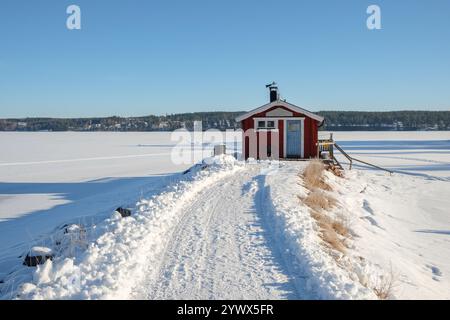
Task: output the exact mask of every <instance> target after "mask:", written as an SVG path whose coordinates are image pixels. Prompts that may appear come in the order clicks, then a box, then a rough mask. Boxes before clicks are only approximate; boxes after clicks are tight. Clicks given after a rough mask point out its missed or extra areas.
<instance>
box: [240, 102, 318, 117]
mask: <svg viewBox="0 0 450 320" xmlns="http://www.w3.org/2000/svg"><path fill="white" fill-rule="evenodd" d="M278 106H281V107H285V108H288V109H290V110H292V111H295V112H298V113H301V114H304V115H305V116H307V117H309V118H312V119H314V120H317V121H319V122H323V120H324V117H322V116H319V115H318V114H315V113H312V112H311V111H308V110H306V109H303V108H301V107H298V106H296V105H294V104H292V103H289V102H286V101H282V100H277V101H274V102H271V103H268V104H265V105H263V106H261V107H259V108H256V109H253V110H252V111H249V112H247V113H245V114H243V115H241V116H239V117H237V118H236V121H238V122H239V121H242V120H244V119H247V118H249V117H251V116H253V115H255V114H258V113H261V112H264V111H266V110H268V109H270V108H273V107H278Z"/></svg>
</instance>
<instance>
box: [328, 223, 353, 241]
mask: <svg viewBox="0 0 450 320" xmlns="http://www.w3.org/2000/svg"><path fill="white" fill-rule="evenodd" d="M332 227H333V230H334V231H336V233H337V234H339V235H341V236H342V237H344V238H348V237H349V236H350V231H349V229H348V226H347V224H346V223H345V222H344V221H342V220H334V221H333V224H332Z"/></svg>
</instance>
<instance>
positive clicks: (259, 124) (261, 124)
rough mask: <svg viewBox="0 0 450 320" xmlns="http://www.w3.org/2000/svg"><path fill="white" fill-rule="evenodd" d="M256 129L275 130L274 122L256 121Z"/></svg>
mask: <svg viewBox="0 0 450 320" xmlns="http://www.w3.org/2000/svg"><path fill="white" fill-rule="evenodd" d="M256 123H257V129H275V120H257V122H256Z"/></svg>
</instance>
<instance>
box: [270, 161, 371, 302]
mask: <svg viewBox="0 0 450 320" xmlns="http://www.w3.org/2000/svg"><path fill="white" fill-rule="evenodd" d="M304 166H305V164H293V163H291V164H288V165H286V166H282V167H280V168H279V169H278V172H277V173H276V174H269V175H267V177H266V185H267V187H268V188H269V194H270V198H271V202H272V203H273V204H272V210H271V211H272V219H273V221H272V222H273V224H272V225H273V229H274V230H273V231H274V233H275V235H276V237H277V238H278V239H279V240H280V242H282V243H283V244H284V246H285V247H286V248H287V250H288V252H289V253H290V254H291V255H292V256H293V258H294V259H295V260H296V261H295V262H296V264H297V265H298V269H299V270H300V274H299V276H298V277H297V279H296V281H297V286H298V287H299V288H301V289H303V290H302V291H303V292H305V293H308V294H307V296H306V297H305V298H307V299H376V298H377V297H376V296H375V294H374V293H373V291H372V290H370V289H368V288H366V287H365V286H363V285H362V284H361V283H360V281H359V279H358V275H357V273H355V272H353V273H352V272H348V271H347V270H345V269H344V268H342V267H341V266H339V265H338V263H337V262H336V260H335V259H334V258H333V257H332V256H331V255H330V254H329V253H327V252H326V250H325V248H324V247H323V244H321V243H322V240H321V239H320V237H319V234H318V231H317V226H316V224H315V222H314V220H313V219H312V218H311V216H310V213H309V208H308V207H307V206H306V205H305V204H303V203H301V202H300V200H299V198H298V197H299V196H301V197H304V196H306V194H307V190H306V189H305V188H304V187H303V186H301V184H300V182H301V180H300V178H299V176H298V174H299V172H301V171H302V170H303V168H304ZM364 271H365V270H364ZM360 273H362V274H363V273H364V272H360Z"/></svg>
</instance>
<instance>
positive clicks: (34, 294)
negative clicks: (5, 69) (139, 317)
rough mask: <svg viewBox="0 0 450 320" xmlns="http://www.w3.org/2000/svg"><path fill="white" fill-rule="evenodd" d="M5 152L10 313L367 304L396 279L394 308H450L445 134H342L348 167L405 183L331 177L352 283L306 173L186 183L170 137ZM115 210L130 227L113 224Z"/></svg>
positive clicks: (253, 173)
mask: <svg viewBox="0 0 450 320" xmlns="http://www.w3.org/2000/svg"><path fill="white" fill-rule="evenodd" d="M320 135H321V136H326V134H325V133H321V134H320ZM0 138H1V139H0V147H1V148H2V151H3V154H2V157H1V158H0V219H1V220H0V254H1V257H0V290H1V295H0V296H3V297H4V298H12V297H14V296H16V295H17V294H20V297H21V298H55V299H57V298H83V299H86V298H150V299H155V298H156V299H159V298H212V299H214V298H225V299H228V298H289V299H295V298H299V299H303V298H307V299H328V298H340V299H349V298H361V299H367V298H375V297H376V296H375V295H374V293H373V291H372V290H370V288H369V289H368V288H367V287H370V284H368V283H370V282H371V281H372V282H373V281H375V282H376V281H377V279H378V280H379V278H380V275H386V274H391V275H393V276H394V280H395V281H394V284H395V288H394V290H393V297H394V298H441V299H448V298H450V293H449V290H448V288H449V287H450V277H449V275H450V254H448V253H450V238H449V237H450V213H449V212H448V208H449V207H450V188H449V183H450V133H449V132H408V133H406V132H337V133H334V138H335V139H336V140H337V141H339V143H340V145H341V146H342V147H343V148H344V149H345V150H346V151H348V152H349V153H350V154H351V155H352V156H354V157H356V158H360V159H362V160H366V161H369V162H372V163H374V164H377V165H380V166H384V167H387V168H389V169H392V170H394V171H396V172H398V173H396V174H394V175H392V176H391V175H389V174H387V173H385V172H380V171H376V170H372V169H370V168H367V167H365V166H364V165H361V166H360V165H357V166H355V170H352V171H347V172H346V178H345V179H338V178H333V177H330V179H331V180H330V183H331V184H332V185H333V186H334V189H335V191H334V193H335V197H336V198H337V199H338V201H339V205H338V208H337V209H336V210H339V211H340V213H342V214H344V215H346V216H347V218H348V221H349V227H350V229H351V230H352V233H353V236H352V240H351V246H350V249H349V253H348V258H346V259H349V261H348V263H349V264H350V265H352V266H353V267H352V268H343V267H342V265H340V264H339V263H337V262H336V260H335V259H333V258H332V257H331V256H330V255H329V254H327V252H326V250H324V248H323V246H322V245H321V244H320V238H319V237H318V234H317V228H316V226H315V224H314V221H313V219H312V218H311V217H310V215H309V211H308V208H307V207H306V206H305V205H304V204H303V203H301V201H300V200H299V198H298V196H302V193H304V192H305V190H304V188H303V187H302V186H301V185H302V181H301V179H300V178H299V177H298V173H299V172H301V171H302V170H303V168H304V166H305V165H306V163H303V162H283V163H281V164H279V163H267V162H263V163H253V164H243V163H241V162H235V161H231V160H229V159H226V160H222V161H220V162H219V163H218V164H215V165H212V166H210V167H209V168H208V169H205V170H199V168H197V170H194V171H195V172H192V173H190V174H188V175H182V174H180V171H182V170H184V169H186V168H187V167H190V164H180V165H177V164H174V163H173V162H172V161H171V157H170V155H171V151H172V148H173V146H174V145H175V143H176V142H174V141H171V139H170V134H167V133H0ZM208 148H210V146H208ZM343 163H345V161H343ZM119 205H120V206H128V207H130V208H132V209H133V215H132V217H128V218H124V219H120V217H118V216H117V214H115V215H112V212H113V210H114V209H115V208H116V207H117V206H119ZM65 223H78V224H82V225H83V226H85V227H86V233H87V236H86V239H85V238H83V241H82V242H83V245H81V247H80V243H79V241H78V242H76V243H73V241H69V244H67V243H65V242H64V241H62V242H61V241H60V237H63V238H64V237H65V235H61V234H60V233H61V232H60V231H58V230H57V227H58V226H61V225H63V224H65ZM55 228H56V229H55ZM55 239H59V240H58V241H57V243H58V246H56V247H55V245H54V243H55ZM61 243H63V244H61ZM31 245H42V246H48V247H51V246H52V245H53V247H52V249H53V250H54V251H55V252H58V255H57V256H56V257H55V259H54V260H53V262H51V261H48V262H47V263H46V264H45V265H42V266H40V267H38V268H37V269H38V270H37V271H36V272H34V269H35V268H28V267H25V266H21V261H22V259H21V258H18V255H20V254H23V253H24V252H26V250H27V249H28V248H29V247H30V246H31ZM64 245H66V246H64ZM86 245H87V246H88V247H87V248H86V247H85V246H86ZM74 246H75V248H73V247H74ZM347 265H348V264H347ZM11 272H12V273H11ZM366 278H367V279H366ZM2 281H3V282H4V283H1V282H2ZM23 283H27V284H26V285H25V286H22V287H20V284H23Z"/></svg>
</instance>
